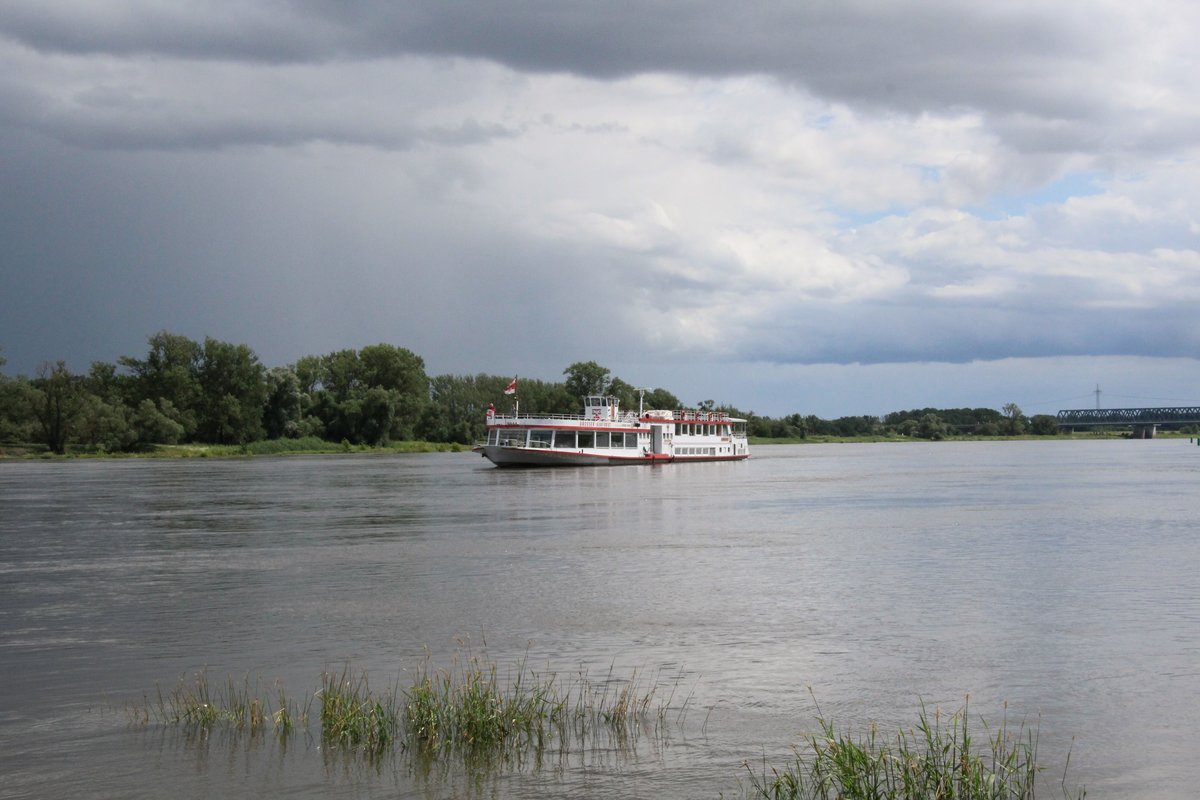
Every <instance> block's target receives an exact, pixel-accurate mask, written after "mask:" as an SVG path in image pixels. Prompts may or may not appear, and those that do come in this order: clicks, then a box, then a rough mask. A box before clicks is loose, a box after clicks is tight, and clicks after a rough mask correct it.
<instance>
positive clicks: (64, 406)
mask: <svg viewBox="0 0 1200 800" xmlns="http://www.w3.org/2000/svg"><path fill="white" fill-rule="evenodd" d="M34 386H35V388H36V389H37V391H38V398H37V403H38V408H37V411H38V422H39V423H40V424H41V430H42V442H43V443H44V444H45V445H46V446H47V447H48V448H50V450H51V451H52V452H55V453H58V454H60V455H62V454H64V453H66V452H67V441H68V440H69V439H70V437H71V433H72V431H73V429H74V427H75V425H76V424H77V422H78V418H77V417H78V414H79V408H80V402H81V395H82V392H81V390H80V386H79V382H78V381H77V380H76V379H75V376H74V375H72V374H71V372H70V370H68V369H67V365H66V363H65V362H63V361H61V360H60V361H59V362H58V363H56V364H55V365H54V366H53V367H52V366H50V364H49V363H43V364H42V365H41V366H39V367H38V379H37V381H36V382H35V384H34Z"/></svg>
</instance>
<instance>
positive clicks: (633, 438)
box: [625, 433, 638, 447]
mask: <svg viewBox="0 0 1200 800" xmlns="http://www.w3.org/2000/svg"><path fill="white" fill-rule="evenodd" d="M637 437H638V435H637V434H636V433H627V434H625V446H626V447H637V446H638V443H637Z"/></svg>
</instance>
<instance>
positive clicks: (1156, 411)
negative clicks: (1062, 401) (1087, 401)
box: [1058, 406, 1200, 428]
mask: <svg viewBox="0 0 1200 800" xmlns="http://www.w3.org/2000/svg"><path fill="white" fill-rule="evenodd" d="M1197 423H1200V406H1181V407H1176V408H1104V409H1091V408H1081V409H1068V410H1066V411H1059V412H1058V424H1059V426H1060V427H1064V428H1065V427H1070V426H1072V425H1080V426H1083V425H1194V424H1197Z"/></svg>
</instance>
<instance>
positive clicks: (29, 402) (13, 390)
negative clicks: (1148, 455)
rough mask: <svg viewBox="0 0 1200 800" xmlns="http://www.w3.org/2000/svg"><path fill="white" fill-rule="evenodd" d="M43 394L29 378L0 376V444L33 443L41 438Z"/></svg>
mask: <svg viewBox="0 0 1200 800" xmlns="http://www.w3.org/2000/svg"><path fill="white" fill-rule="evenodd" d="M41 399H42V398H41V393H40V392H39V391H38V390H37V389H35V388H34V387H33V384H32V383H30V381H29V379H28V378H25V377H23V376H18V377H16V378H8V377H6V376H4V375H0V442H19V443H28V442H33V441H35V440H36V439H38V438H39V436H40V432H41V431H40V428H41V425H40V423H39V422H38V412H37V409H38V407H39V404H40V402H41Z"/></svg>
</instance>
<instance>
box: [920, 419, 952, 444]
mask: <svg viewBox="0 0 1200 800" xmlns="http://www.w3.org/2000/svg"><path fill="white" fill-rule="evenodd" d="M916 433H917V436H919V437H921V438H922V439H931V440H933V441H935V442H937V441H941V440H942V439H945V438H946V436H947V435H949V433H950V428H949V426H948V425H946V423H945V422H943V421H942V418H941V417H939V416H938V415H937V414H926V415H924V416H923V417H921V419H919V420H917V432H916Z"/></svg>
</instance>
